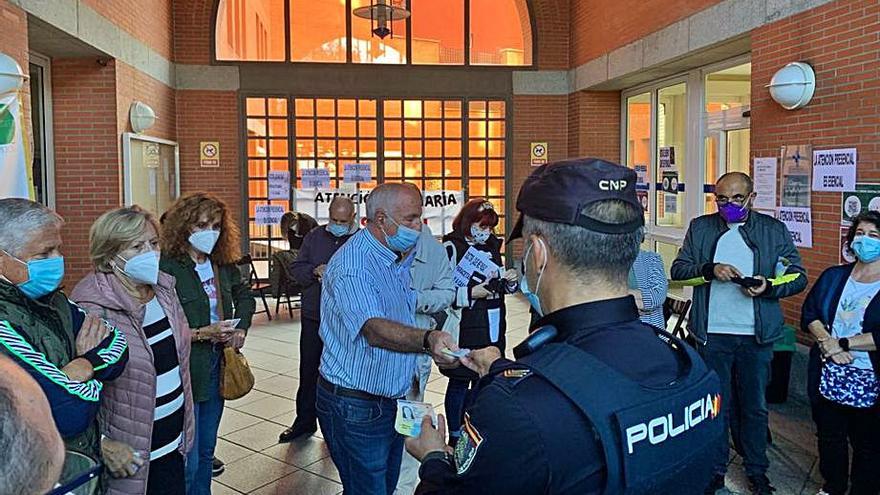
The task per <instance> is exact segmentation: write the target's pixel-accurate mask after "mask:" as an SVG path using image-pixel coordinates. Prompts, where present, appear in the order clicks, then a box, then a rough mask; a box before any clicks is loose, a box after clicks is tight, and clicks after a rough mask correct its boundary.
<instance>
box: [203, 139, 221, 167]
mask: <svg viewBox="0 0 880 495" xmlns="http://www.w3.org/2000/svg"><path fill="white" fill-rule="evenodd" d="M199 155H200V158H199V161H200V162H201V164H202V166H203V167H219V166H220V142H219V141H202V142H201V143H199Z"/></svg>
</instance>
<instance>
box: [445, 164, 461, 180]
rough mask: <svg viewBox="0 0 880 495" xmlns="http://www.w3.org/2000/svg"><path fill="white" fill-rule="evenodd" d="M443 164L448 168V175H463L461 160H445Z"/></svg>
mask: <svg viewBox="0 0 880 495" xmlns="http://www.w3.org/2000/svg"><path fill="white" fill-rule="evenodd" d="M443 166H444V168H445V169H446V176H447V177H450V176H451V177H461V161H459V160H445V161H444V162H443Z"/></svg>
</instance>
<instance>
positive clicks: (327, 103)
mask: <svg viewBox="0 0 880 495" xmlns="http://www.w3.org/2000/svg"><path fill="white" fill-rule="evenodd" d="M334 102H335V101H334V100H327V99H321V100H317V101H316V102H315V106H316V107H317V109H318V117H334V116H335V115H336V113H335V109H334V108H335V105H334Z"/></svg>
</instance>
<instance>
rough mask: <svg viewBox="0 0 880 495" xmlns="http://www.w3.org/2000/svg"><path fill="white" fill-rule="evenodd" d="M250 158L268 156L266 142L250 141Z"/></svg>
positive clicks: (262, 140) (259, 140)
mask: <svg viewBox="0 0 880 495" xmlns="http://www.w3.org/2000/svg"><path fill="white" fill-rule="evenodd" d="M248 156H257V157H259V156H266V140H265V139H248Z"/></svg>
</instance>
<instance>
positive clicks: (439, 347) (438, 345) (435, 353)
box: [428, 330, 459, 368]
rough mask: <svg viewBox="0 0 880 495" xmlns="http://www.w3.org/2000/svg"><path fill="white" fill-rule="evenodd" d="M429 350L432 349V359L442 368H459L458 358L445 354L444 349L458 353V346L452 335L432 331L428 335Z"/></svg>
mask: <svg viewBox="0 0 880 495" xmlns="http://www.w3.org/2000/svg"><path fill="white" fill-rule="evenodd" d="M428 348H429V349H431V357H432V358H433V359H434V362H435V363H437V366H438V367H440V368H455V367H456V366H458V364H459V361H458V358H456V357H453V356H449V355H446V354H444V353H443V349H449V350H450V351H457V350H458V345H457V344H456V343H455V339H453V338H452V335H449V334H448V333H446V332H441V331H437V330H434V331H431V333H430V334H429V335H428Z"/></svg>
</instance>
